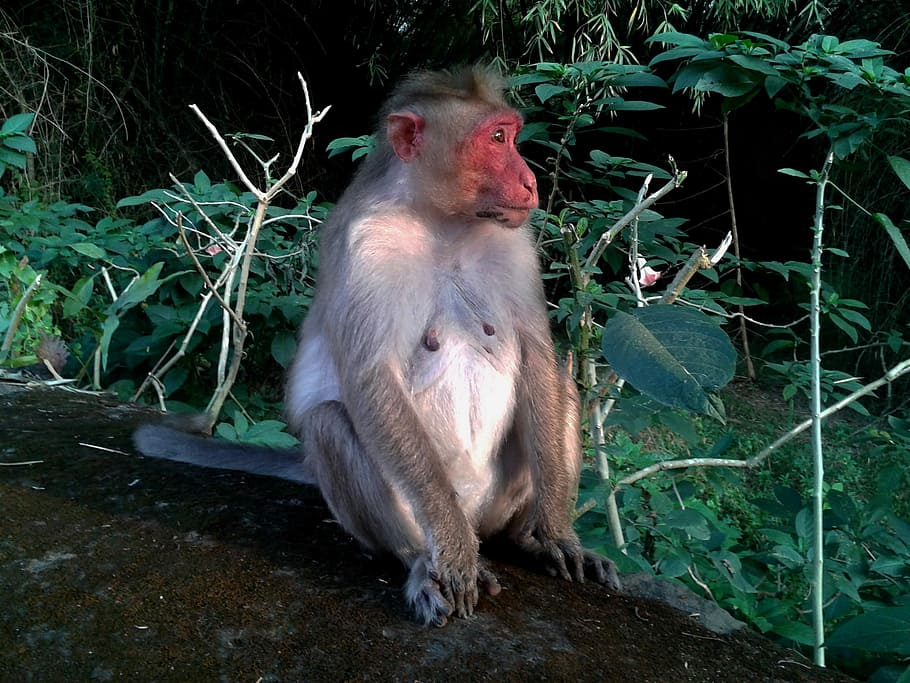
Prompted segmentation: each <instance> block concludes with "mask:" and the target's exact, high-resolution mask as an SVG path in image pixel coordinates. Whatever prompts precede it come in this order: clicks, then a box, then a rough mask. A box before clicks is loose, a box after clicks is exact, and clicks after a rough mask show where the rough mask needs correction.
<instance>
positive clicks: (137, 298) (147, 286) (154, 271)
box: [110, 261, 181, 315]
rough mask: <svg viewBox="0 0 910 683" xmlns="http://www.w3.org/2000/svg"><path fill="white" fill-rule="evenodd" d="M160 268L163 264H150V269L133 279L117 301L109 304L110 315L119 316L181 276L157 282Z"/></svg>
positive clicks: (175, 274) (169, 277)
mask: <svg viewBox="0 0 910 683" xmlns="http://www.w3.org/2000/svg"><path fill="white" fill-rule="evenodd" d="M162 267H164V262H163V261H158V262H157V263H154V264H152V267H151V268H149V269H148V270H147V271H145V272H144V273H143V274H142V275H140V276H139V277H137V278H135V279H134V280H133V281H132V283H130V285H129V286H128V287H127V288H126V290H125V291H123V292H122V293H121V294H120V296H119V297H118V298H117V300H116V301H115V302H114V303H113V304H111V306H110V311H111V313H112V314H114V315H120V314H121V313H123V312H124V311H127V310H129V309H130V308H132V307H133V306H135V305H136V304H141V303H142V302H143V301H145V300H146V299H148V298H149V297H150V296H151V295H152V294H154V293H155V292H157V291H158V288H159V287H160V286H161V285H163V284H164V283H165V282H167V281H168V280H170V279H172V278H175V277H177V276H178V275H180V274H181V273H174V274H173V275H169V276H168V277H167V278H166V279H164V280H159V279H158V274H159V273H161V268H162Z"/></svg>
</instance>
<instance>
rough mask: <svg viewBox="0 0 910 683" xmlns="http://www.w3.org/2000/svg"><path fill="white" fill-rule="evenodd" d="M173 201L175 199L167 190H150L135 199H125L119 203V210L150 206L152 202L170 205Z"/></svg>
mask: <svg viewBox="0 0 910 683" xmlns="http://www.w3.org/2000/svg"><path fill="white" fill-rule="evenodd" d="M172 201H173V197H172V196H170V195H169V194H168V192H167V191H166V190H162V189H157V190H149V191H147V192H143V193H142V194H140V195H136V196H134V197H124V198H123V199H121V200H120V201H119V202H117V208H118V209H122V208H124V207H126V206H141V205H142V204H149V203H150V202H157V203H159V204H168V203H170V202H172Z"/></svg>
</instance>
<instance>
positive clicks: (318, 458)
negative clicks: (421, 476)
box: [300, 401, 499, 626]
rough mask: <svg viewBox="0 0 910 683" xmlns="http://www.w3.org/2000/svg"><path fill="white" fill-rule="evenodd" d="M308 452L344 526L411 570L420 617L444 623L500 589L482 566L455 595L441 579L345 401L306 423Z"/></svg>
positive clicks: (318, 410)
mask: <svg viewBox="0 0 910 683" xmlns="http://www.w3.org/2000/svg"><path fill="white" fill-rule="evenodd" d="M300 434H301V439H302V441H303V452H304V454H305V458H306V464H307V467H308V468H309V469H311V470H312V471H314V472H315V473H316V479H317V481H318V484H319V489H320V491H321V492H322V495H323V497H324V498H325V499H326V502H327V503H328V505H329V508H330V509H331V510H332V513H333V514H334V515H335V518H336V519H337V520H338V521H339V522H340V523H341V525H342V526H343V527H344V528H345V529H346V530H347V531H348V532H349V533H351V534H352V535H353V536H354V537H356V538H357V539H358V540H359V541H360V542H361V543H363V544H364V545H365V546H367V547H368V548H372V549H376V550H385V551H387V552H391V553H394V554H395V555H396V556H397V557H398V558H399V559H400V560H401V561H402V562H403V563H404V564H405V566H407V567H408V568H409V569H410V574H409V576H408V580H407V583H406V584H405V596H406V598H407V601H408V603H409V604H410V605H411V608H412V609H413V610H414V612H415V613H416V615H417V618H418V619H420V620H421V621H423V622H424V623H425V624H436V625H439V626H442V625H444V624H445V623H446V619H447V617H449V616H450V615H451V614H452V613H453V612H457V613H458V614H459V615H460V616H464V615H467V614H470V613H471V612H472V611H473V608H474V605H475V604H476V602H477V593H478V588H481V589H484V590H486V592H488V593H489V594H491V595H495V594H496V593H498V592H499V583H498V581H497V580H496V577H495V576H494V575H493V574H492V573H491V572H490V571H489V570H487V569H486V568H485V567H484V566H483V565H479V567H478V571H477V577H476V585H474V586H470V587H467V586H466V587H464V588H465V590H464V591H461V592H457V593H456V594H455V595H453V594H452V592H451V591H444V589H443V588H442V587H441V584H440V582H439V581H437V580H436V579H437V574H436V568H435V566H434V562H433V555H432V553H431V551H430V549H429V548H428V547H427V541H426V536H425V534H424V532H423V530H422V529H421V528H420V525H419V524H418V523H417V520H416V519H415V517H414V513H413V510H412V509H411V506H410V505H409V503H408V502H407V500H406V499H405V498H404V497H403V496H402V495H400V494H399V492H397V491H396V490H395V488H394V487H393V486H392V485H391V484H390V483H389V482H388V481H387V480H386V478H385V477H384V476H383V474H382V472H381V471H380V469H379V467H378V466H377V465H376V464H375V462H374V460H373V458H372V457H371V456H370V454H369V453H368V452H367V451H366V449H364V447H363V445H362V444H361V443H360V440H359V439H358V437H357V434H356V432H355V431H354V426H353V424H352V423H351V419H350V417H349V415H348V413H347V411H346V410H345V408H344V406H343V405H342V404H341V403H340V402H337V401H326V402H324V403H320V404H319V405H317V406H315V407H313V408H312V409H310V410H309V411H308V412H307V413H306V415H305V416H304V417H303V419H302V421H301V425H300Z"/></svg>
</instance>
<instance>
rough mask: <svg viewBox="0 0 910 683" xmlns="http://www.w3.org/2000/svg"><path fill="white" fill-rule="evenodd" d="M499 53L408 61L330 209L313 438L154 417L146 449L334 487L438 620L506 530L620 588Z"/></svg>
mask: <svg viewBox="0 0 910 683" xmlns="http://www.w3.org/2000/svg"><path fill="white" fill-rule="evenodd" d="M503 91H504V83H503V80H502V79H501V77H500V76H498V75H497V74H494V73H493V72H492V71H491V70H489V69H485V68H482V67H464V68H461V69H456V70H452V71H441V72H418V73H415V74H412V75H411V76H408V77H406V78H405V79H404V80H403V81H402V83H401V84H399V85H398V87H397V88H396V89H395V90H394V91H393V92H392V94H391V96H390V97H389V99H388V100H387V102H386V104H385V105H384V106H383V108H382V109H381V111H380V116H379V119H380V125H379V128H378V130H377V132H376V141H377V143H376V147H375V149H374V150H373V151H372V152H371V153H370V154H369V155H367V157H366V159H365V161H364V162H363V163H362V164H361V166H360V168H359V169H358V171H357V172H356V174H355V176H354V178H353V180H352V181H351V183H350V185H349V186H348V188H347V189H346V190H345V191H344V193H343V194H342V196H341V198H340V200H339V201H338V203H337V204H336V206H335V207H334V208H333V210H332V211H331V213H330V216H329V217H328V218H327V220H326V223H325V224H324V226H323V228H322V231H321V235H320V247H319V254H320V266H319V270H318V273H317V277H316V289H315V294H314V297H313V301H312V305H311V308H310V310H309V311H308V313H307V316H306V318H305V320H304V322H303V324H302V326H301V330H300V335H299V347H298V349H297V353H296V356H295V358H294V360H293V363H292V365H291V367H290V370H289V374H288V379H287V385H286V401H285V411H286V415H287V421H288V425H289V427H290V429H291V431H292V432H293V433H294V434H295V435H296V436H297V437H298V438H299V439H300V442H301V446H300V449H299V450H298V451H293V452H277V451H271V450H268V449H262V448H254V449H250V448H249V447H246V446H239V445H229V444H224V445H221V446H215V445H213V444H214V443H217V442H213V441H211V440H205V439H202V438H200V437H193V436H189V435H184V434H181V433H179V432H177V431H175V430H173V429H170V428H167V427H163V426H160V425H144V426H142V427H140V428H139V429H138V430H137V431H136V433H135V435H134V441H135V443H136V445H137V447H138V449H139V451H140V452H142V453H143V454H145V455H150V456H155V457H164V458H169V459H172V460H178V461H183V462H189V463H193V464H197V465H203V466H208V467H218V468H227V469H238V470H244V471H247V472H253V473H257V474H265V475H272V476H277V477H282V478H285V479H290V480H293V481H298V482H301V483H305V484H312V485H316V486H318V488H319V490H320V491H321V493H322V495H323V497H324V498H325V500H326V502H327V504H328V506H329V508H330V509H331V511H332V513H333V515H334V516H335V518H336V519H337V520H338V521H339V522H340V523H341V525H342V526H343V527H344V528H345V529H346V530H347V531H348V532H349V533H350V534H352V535H353V536H354V537H355V538H356V539H357V540H358V541H359V542H360V543H361V544H362V545H363V546H365V547H366V548H368V549H372V550H380V551H386V552H389V553H392V554H393V555H395V556H397V557H398V558H399V559H400V560H401V561H402V563H403V564H404V565H405V566H406V568H407V569H408V578H407V580H406V584H405V588H404V592H405V596H406V599H407V602H408V604H409V605H410V607H411V609H412V611H413V613H414V615H415V616H416V618H417V619H418V620H419V621H422V622H424V623H425V624H437V625H444V624H445V623H446V622H447V620H448V618H449V617H451V616H453V615H455V616H457V617H467V616H470V615H471V614H473V612H474V609H475V607H476V605H477V603H478V599H479V595H480V594H481V593H487V594H490V595H496V594H497V593H498V592H499V591H500V588H501V587H500V584H499V581H498V579H497V578H496V576H495V575H494V574H493V572H492V571H490V569H489V568H488V567H487V565H486V563H485V562H484V560H483V559H482V558H481V556H480V554H479V544H480V541H482V540H486V539H490V538H492V537H494V536H495V537H503V538H505V539H507V540H508V541H511V542H513V543H514V544H515V545H516V546H517V547H518V548H519V549H520V550H522V551H524V552H525V553H527V554H528V556H529V557H530V558H531V559H532V560H534V561H536V562H537V563H539V564H540V565H541V566H542V567H543V568H544V569H545V570H547V571H548V572H549V573H550V574H552V575H554V576H555V575H558V576H560V577H562V578H563V579H566V580H570V581H572V580H575V581H579V582H581V581H584V580H585V579H586V578H589V579H593V580H594V581H596V582H598V583H600V584H604V585H606V586H608V587H609V588H610V589H613V590H619V589H620V584H619V579H618V576H617V573H616V568H615V565H614V564H613V562H611V561H610V560H608V559H606V558H604V557H601V556H600V555H597V554H596V553H594V552H591V551H589V550H586V549H584V548H583V547H582V546H581V543H580V541H579V539H578V536H577V535H576V533H575V531H574V529H573V527H572V512H573V508H574V503H575V496H576V495H577V487H578V480H579V473H580V468H581V460H582V445H581V441H580V417H579V398H578V392H577V389H576V387H575V384H574V381H573V380H572V378H571V377H570V376H569V373H568V372H566V371H565V369H564V368H562V367H561V365H560V363H559V362H558V360H557V358H556V351H555V347H554V343H553V338H552V336H551V333H550V328H549V319H548V315H547V308H546V300H545V297H544V290H543V284H542V282H541V278H540V266H539V264H538V256H537V252H536V247H535V243H534V239H533V237H532V235H531V231H530V229H529V227H528V219H529V216H530V214H531V211H532V210H533V209H535V208H536V207H537V205H538V194H537V181H536V179H535V177H534V174H533V173H532V171H531V169H530V168H529V166H528V164H527V163H526V162H525V160H524V159H523V158H522V156H521V155H520V153H519V151H518V148H517V138H518V135H519V132H520V131H521V128H522V119H521V117H520V116H519V114H518V113H517V112H516V111H515V110H514V109H513V108H512V107H511V106H510V105H509V104H508V103H507V102H506V100H505V98H504V95H503Z"/></svg>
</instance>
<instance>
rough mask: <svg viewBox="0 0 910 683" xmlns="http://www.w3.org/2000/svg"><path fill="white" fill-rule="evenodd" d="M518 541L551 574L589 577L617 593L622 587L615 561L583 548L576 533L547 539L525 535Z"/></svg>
mask: <svg viewBox="0 0 910 683" xmlns="http://www.w3.org/2000/svg"><path fill="white" fill-rule="evenodd" d="M516 543H517V544H518V547H519V548H521V549H522V550H524V551H525V552H527V553H529V554H530V555H531V556H533V557H534V558H536V559H537V561H539V562H540V563H541V564H542V565H543V567H544V569H545V570H546V571H547V573H549V574H550V576H560V577H562V578H563V579H565V580H566V581H573V580H574V581H578V582H579V583H582V582H584V580H585V578H588V579H591V580H593V581H596V582H597V583H599V584H601V585H603V586H606V587H607V588H609V589H610V590H612V591H615V592H617V593H619V592H620V591H621V590H622V585H621V584H620V582H619V575H618V574H617V572H616V565H615V564H614V563H613V561H612V560H609V559H607V558H606V557H603V556H602V555H598V554H597V553H595V552H592V551H590V550H586V549H585V548H583V547H582V546H581V543H580V542H579V541H578V538H577V537H576V536H575V535H574V534H572V535H570V536H566V537H564V538H556V539H545V540H538V539H537V538H534V537H533V536H530V535H523V536H520V537H519V538H517V539H516Z"/></svg>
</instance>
